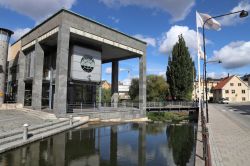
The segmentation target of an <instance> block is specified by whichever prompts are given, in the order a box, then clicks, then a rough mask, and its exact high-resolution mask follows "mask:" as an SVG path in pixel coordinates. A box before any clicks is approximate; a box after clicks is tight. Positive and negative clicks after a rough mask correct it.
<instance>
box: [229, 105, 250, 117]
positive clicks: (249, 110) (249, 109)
mask: <svg viewBox="0 0 250 166" xmlns="http://www.w3.org/2000/svg"><path fill="white" fill-rule="evenodd" d="M226 107H228V108H229V109H233V110H234V111H235V112H238V111H241V113H240V114H242V115H250V104H244V105H229V106H226Z"/></svg>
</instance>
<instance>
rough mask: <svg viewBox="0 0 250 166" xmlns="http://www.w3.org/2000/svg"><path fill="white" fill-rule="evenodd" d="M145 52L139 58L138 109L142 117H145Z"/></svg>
mask: <svg viewBox="0 0 250 166" xmlns="http://www.w3.org/2000/svg"><path fill="white" fill-rule="evenodd" d="M146 65H147V64H146V52H145V53H144V55H142V56H141V57H140V58H139V107H140V111H141V114H142V115H146V102H147V96H146V95H147V94H146V85H147V80H146V78H147V73H146Z"/></svg>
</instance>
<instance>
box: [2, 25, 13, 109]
mask: <svg viewBox="0 0 250 166" xmlns="http://www.w3.org/2000/svg"><path fill="white" fill-rule="evenodd" d="M12 34H13V32H12V31H10V30H8V29H5V28H0V105H2V104H3V102H4V94H5V76H6V61H7V56H8V48H9V41H10V36H11V35H12Z"/></svg>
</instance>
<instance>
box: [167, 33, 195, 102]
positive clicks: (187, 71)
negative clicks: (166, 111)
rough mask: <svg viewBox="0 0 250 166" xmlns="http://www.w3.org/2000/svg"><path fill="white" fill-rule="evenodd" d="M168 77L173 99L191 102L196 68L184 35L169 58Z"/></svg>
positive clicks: (180, 37)
mask: <svg viewBox="0 0 250 166" xmlns="http://www.w3.org/2000/svg"><path fill="white" fill-rule="evenodd" d="M166 76H167V82H168V84H169V90H170V94H171V97H172V99H177V100H191V98H192V91H193V81H194V78H195V67H194V62H193V61H192V58H191V56H190V53H189V51H188V47H187V46H186V43H185V40H184V38H183V36H182V35H180V36H179V40H178V42H177V43H176V44H175V45H174V47H173V50H172V55H171V56H169V59H168V67H167V72H166Z"/></svg>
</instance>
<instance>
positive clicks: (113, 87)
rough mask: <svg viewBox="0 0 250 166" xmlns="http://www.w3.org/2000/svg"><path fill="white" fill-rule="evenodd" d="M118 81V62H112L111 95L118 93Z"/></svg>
mask: <svg viewBox="0 0 250 166" xmlns="http://www.w3.org/2000/svg"><path fill="white" fill-rule="evenodd" d="M118 79H119V62H118V61H114V62H112V84H111V90H112V95H113V94H114V93H118V81H119V80H118Z"/></svg>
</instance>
